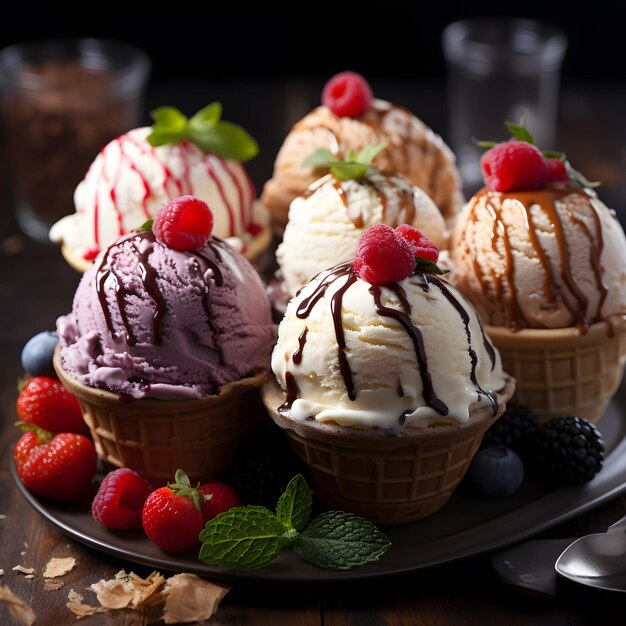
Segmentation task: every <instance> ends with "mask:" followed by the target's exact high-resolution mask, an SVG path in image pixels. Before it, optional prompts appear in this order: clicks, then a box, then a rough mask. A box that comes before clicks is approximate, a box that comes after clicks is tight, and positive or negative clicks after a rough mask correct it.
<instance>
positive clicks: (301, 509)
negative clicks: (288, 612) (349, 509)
mask: <svg viewBox="0 0 626 626" xmlns="http://www.w3.org/2000/svg"><path fill="white" fill-rule="evenodd" d="M312 502H313V493H312V491H311V488H310V487H309V486H308V484H307V482H306V480H305V479H304V477H303V476H302V475H301V474H298V475H297V476H295V477H294V478H292V479H291V481H290V482H289V484H288V485H287V488H286V489H285V492H284V493H283V495H282V496H281V497H280V499H279V501H278V505H277V507H276V514H274V513H273V512H272V511H270V510H269V509H267V508H265V507H263V506H245V507H236V508H233V509H230V511H227V512H226V513H222V514H220V515H218V516H217V517H215V518H213V519H212V520H210V521H208V522H207V523H206V525H205V527H204V530H203V531H202V532H201V533H200V541H202V547H201V548H200V554H199V558H200V560H201V561H203V562H204V563H207V564H208V565H217V566H220V567H224V568H229V569H258V568H260V567H264V566H265V565H268V564H269V563H271V562H272V561H273V560H274V559H275V558H276V557H277V556H278V555H279V554H280V552H281V550H282V549H283V548H284V547H286V546H291V547H293V549H294V550H295V551H296V552H297V553H298V554H300V555H301V556H302V557H303V558H304V559H305V560H306V561H308V562H309V563H312V564H313V565H316V566H318V567H323V568H326V569H335V570H347V569H351V568H353V567H357V566H359V565H364V564H365V563H369V562H371V561H375V560H377V559H379V558H380V557H381V556H382V555H383V554H384V553H385V552H386V551H387V549H388V548H389V545H390V543H389V540H388V539H387V537H385V535H383V534H382V533H381V532H380V531H379V530H378V529H377V528H376V526H374V524H371V523H370V522H368V521H366V520H364V519H362V518H360V517H358V516H356V515H353V514H352V513H344V512H342V511H329V512H327V513H322V514H321V515H320V516H319V517H317V518H316V519H315V520H313V521H312V522H311V523H310V524H308V526H307V523H308V521H309V517H310V515H311V508H312Z"/></svg>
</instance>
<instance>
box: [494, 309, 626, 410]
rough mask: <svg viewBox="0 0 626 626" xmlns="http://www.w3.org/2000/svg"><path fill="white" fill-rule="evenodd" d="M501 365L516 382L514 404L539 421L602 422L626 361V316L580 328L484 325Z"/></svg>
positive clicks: (620, 379) (619, 381)
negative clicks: (571, 418)
mask: <svg viewBox="0 0 626 626" xmlns="http://www.w3.org/2000/svg"><path fill="white" fill-rule="evenodd" d="M485 331H486V332H487V334H488V335H489V337H490V338H491V340H492V341H493V343H494V345H495V346H496V347H497V348H498V350H499V352H500V356H501V357H502V366H503V368H504V370H505V371H506V372H508V373H509V374H510V375H511V376H513V377H514V378H515V380H516V392H515V400H516V401H517V402H519V403H520V404H523V405H524V406H527V407H528V408H529V409H531V410H532V411H533V412H534V413H536V415H537V417H539V419H540V421H542V422H545V421H548V420H550V419H552V418H554V417H561V416H567V415H578V416H579V417H586V418H587V419H588V420H590V421H596V420H598V419H599V418H600V417H601V416H602V415H603V413H604V411H605V410H606V407H607V406H608V404H609V402H610V400H611V398H612V397H613V395H614V394H615V392H616V391H617V388H618V387H619V385H620V383H621V381H622V377H623V375H624V364H625V363H626V318H624V317H614V318H611V319H610V320H607V321H606V322H598V323H596V324H592V325H591V326H589V328H588V330H587V332H586V333H585V334H582V333H581V332H580V331H579V330H578V329H577V328H556V329H526V330H521V331H519V332H515V333H513V332H511V331H510V330H508V329H507V328H501V327H496V326H485Z"/></svg>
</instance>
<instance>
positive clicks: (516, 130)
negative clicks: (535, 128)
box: [504, 119, 537, 146]
mask: <svg viewBox="0 0 626 626" xmlns="http://www.w3.org/2000/svg"><path fill="white" fill-rule="evenodd" d="M504 124H505V126H506V127H507V128H508V129H509V132H510V133H511V135H513V137H514V138H515V139H518V140H519V141H526V142H527V143H529V144H531V145H533V146H536V145H537V143H536V142H535V138H534V137H533V136H532V135H531V134H530V133H529V132H528V130H527V129H526V128H525V127H524V120H523V119H522V121H521V122H520V123H519V124H516V123H515V122H504Z"/></svg>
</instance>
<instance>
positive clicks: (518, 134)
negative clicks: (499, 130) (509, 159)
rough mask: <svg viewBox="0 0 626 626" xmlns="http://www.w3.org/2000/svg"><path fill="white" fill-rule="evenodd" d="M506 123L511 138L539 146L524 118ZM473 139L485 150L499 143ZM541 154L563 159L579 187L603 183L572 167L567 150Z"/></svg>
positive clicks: (477, 145)
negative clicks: (590, 178)
mask: <svg viewBox="0 0 626 626" xmlns="http://www.w3.org/2000/svg"><path fill="white" fill-rule="evenodd" d="M504 124H505V126H506V127H507V128H508V130H509V132H510V133H511V139H517V140H518V141H525V142H526V143H529V144H530V145H531V146H535V147H537V148H539V146H537V142H536V141H535V138H534V137H533V136H532V134H531V133H530V131H529V130H528V129H527V128H526V127H525V126H524V118H522V119H521V120H520V123H519V124H516V123H515V122H509V121H505V122H504ZM472 141H473V142H474V145H475V146H476V147H478V148H482V149H484V150H488V149H490V148H493V147H495V146H497V145H498V142H496V141H480V140H477V139H473V140H472ZM541 154H543V156H544V157H545V158H546V159H559V161H561V162H562V163H563V165H564V166H565V171H566V172H567V175H568V176H569V179H570V180H571V181H572V182H573V183H575V184H576V185H578V186H579V187H589V188H591V189H593V188H595V187H599V186H600V185H601V184H602V183H601V182H599V181H590V180H588V179H587V178H586V177H585V176H583V175H582V174H581V173H580V172H579V171H578V170H576V169H574V168H573V167H572V164H571V163H570V162H569V160H568V159H567V155H566V154H565V152H558V151H555V150H541Z"/></svg>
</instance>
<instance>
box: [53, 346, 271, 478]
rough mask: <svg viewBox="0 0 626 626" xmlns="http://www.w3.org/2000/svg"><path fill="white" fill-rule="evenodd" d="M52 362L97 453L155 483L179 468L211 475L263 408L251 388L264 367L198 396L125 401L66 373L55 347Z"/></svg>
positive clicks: (230, 456) (226, 461)
mask: <svg viewBox="0 0 626 626" xmlns="http://www.w3.org/2000/svg"><path fill="white" fill-rule="evenodd" d="M54 367H55V370H56V372H57V374H58V376H59V378H60V380H61V382H62V383H63V385H65V387H66V388H67V389H68V390H69V391H70V392H71V393H72V394H74V396H76V398H77V400H78V403H79V405H80V408H81V411H82V413H83V418H84V419H85V422H86V423H87V425H88V426H89V430H90V431H91V435H92V437H93V440H94V444H95V447H96V451H97V452H98V456H100V457H101V458H102V459H103V460H105V461H107V462H109V463H111V464H113V465H116V466H117V467H130V468H131V469H133V470H135V471H136V472H139V474H141V475H142V476H144V477H145V478H147V479H148V480H150V481H151V482H152V483H153V484H154V485H162V484H165V483H166V482H167V481H168V480H170V481H171V480H172V478H173V476H174V473H175V472H176V470H177V469H178V468H182V469H184V470H185V472H186V473H187V475H188V476H189V478H190V479H191V480H192V481H196V480H213V479H215V478H216V477H217V476H218V475H219V474H220V473H221V472H222V471H223V470H225V469H226V468H227V467H228V466H229V465H230V463H231V462H232V460H233V458H234V455H235V452H236V450H237V446H238V444H239V441H240V440H241V438H242V437H243V435H245V434H246V433H247V432H248V431H249V430H251V429H252V428H253V427H254V426H256V425H257V424H258V422H259V420H260V416H261V415H262V414H263V409H262V407H261V406H260V403H259V401H258V394H257V393H255V390H256V389H257V388H259V387H261V386H262V385H263V384H264V383H265V382H266V381H267V373H266V372H265V371H263V372H259V373H257V374H255V375H253V376H250V377H248V378H243V379H241V380H238V381H234V382H232V383H227V384H226V385H223V386H222V387H220V390H219V393H218V394H215V395H211V396H206V397H204V398H199V399H197V400H155V399H149V398H146V399H140V400H133V401H129V402H123V401H121V400H120V397H119V396H118V395H117V394H114V393H111V392H110V391H105V390H102V389H95V388H93V387H88V386H86V385H83V384H82V383H80V382H78V381H77V380H76V379H74V378H73V377H71V376H69V375H68V374H67V373H66V372H65V371H64V370H63V368H62V367H61V359H60V352H59V350H58V349H57V352H56V354H55V357H54Z"/></svg>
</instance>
